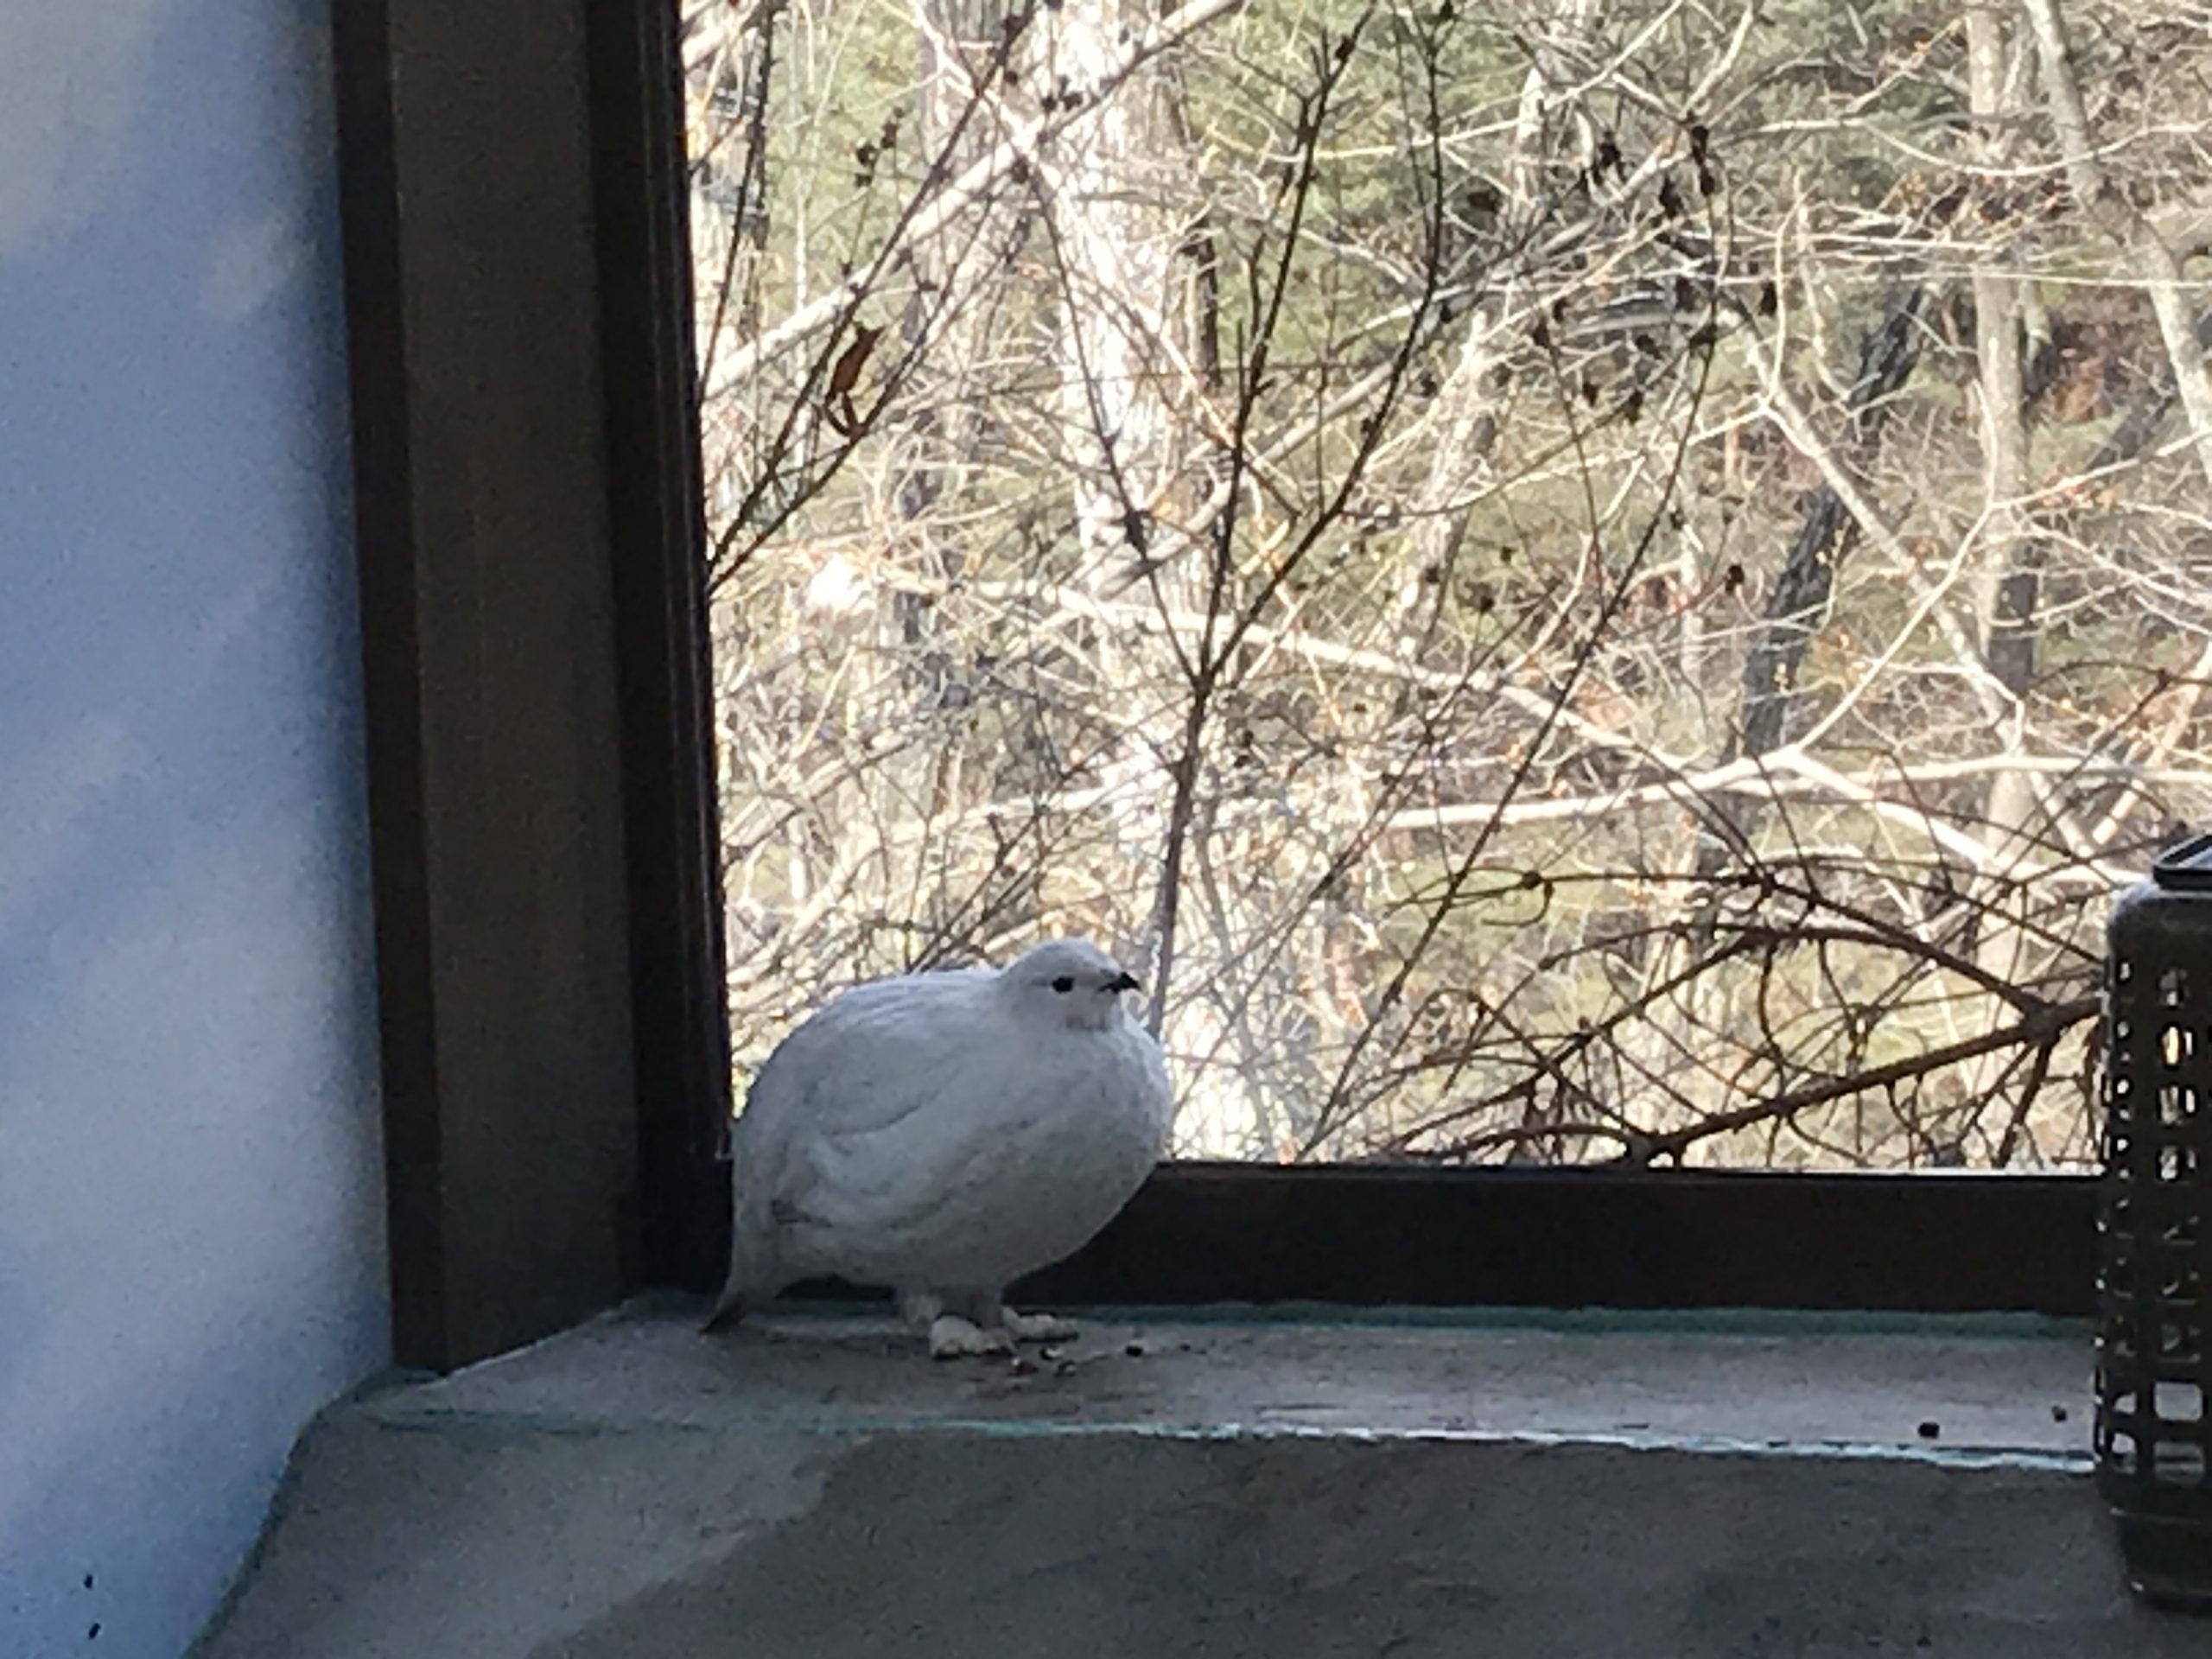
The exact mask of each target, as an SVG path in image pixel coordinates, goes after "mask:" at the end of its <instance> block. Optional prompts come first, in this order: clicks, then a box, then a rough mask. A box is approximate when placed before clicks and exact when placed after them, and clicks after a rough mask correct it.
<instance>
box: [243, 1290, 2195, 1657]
mask: <svg viewBox="0 0 2212 1659" xmlns="http://www.w3.org/2000/svg"><path fill="white" fill-rule="evenodd" d="M695 1317H696V1310H695V1309H692V1308H690V1307H689V1306H686V1307H684V1308H682V1309H680V1310H671V1309H667V1308H658V1309H657V1308H654V1307H652V1306H640V1307H639V1308H637V1309H632V1310H630V1311H627V1312H626V1313H623V1314H620V1315H616V1316H613V1317H611V1318H609V1319H604V1320H601V1321H598V1322H595V1323H594V1324H592V1325H587V1326H585V1327H582V1328H581V1329H579V1330H577V1331H575V1332H569V1333H568V1334H566V1335H564V1336H562V1337H560V1338H556V1339H554V1340H553V1341H551V1342H549V1343H546V1344H540V1345H538V1346H537V1347H535V1348H532V1349H530V1350H526V1351H523V1352H521V1353H518V1354H515V1355H511V1356H508V1357H505V1358H502V1359H499V1360H496V1361H493V1362H490V1363H486V1364H484V1365H481V1366H478V1367H476V1368H474V1369H473V1370H469V1371H467V1372H463V1373H461V1374H459V1375H457V1376H452V1377H448V1378H445V1379H442V1380H439V1381H435V1382H430V1383H420V1384H416V1385H414V1386H408V1387H399V1388H394V1389H387V1390H384V1391H381V1392H378V1393H375V1394H372V1395H369V1396H367V1397H365V1398H363V1399H361V1400H359V1401H357V1402H352V1403H349V1404H348V1405H346V1406H345V1407H343V1408H338V1409H336V1410H334V1411H333V1412H332V1413H330V1414H327V1415H326V1417H325V1418H324V1419H323V1420H322V1421H321V1422H320V1423H319V1424H318V1425H317V1427H315V1429H314V1430H313V1431H312V1432H311V1433H310V1434H309V1435H308V1437H307V1439H306V1440H305V1441H304V1442H303V1443H302V1447H301V1450H300V1452H299V1455H298V1457H297V1459H296V1465H295V1469H294V1471H293V1476H292V1478H291V1479H290V1481H289V1484H288V1488H287V1491H286V1494H285V1496H284V1497H283V1501H282V1502H281V1503H280V1504H279V1507H278V1515H277V1520H276V1522H275V1523H274V1524H273V1526H272V1528H271V1530H270V1535H269V1536H268V1537H267V1538H266V1539H265V1540H264V1548H263V1549H262V1551H261V1552H260V1554H259V1556H258V1558H257V1561H256V1562H255V1564H254V1565H253V1567H251V1569H250V1570H249V1573H248V1574H247V1576H246V1578H245V1580H244V1581H243V1582H242V1585H241V1590H240V1593H239V1594H238V1597H237V1599H236V1600H235V1603H234V1605H233V1606H232V1610H231V1611H230V1613H229V1616H228V1617H227V1618H226V1619H225V1620H224V1621H223V1622H222V1623H221V1624H219V1627H218V1628H217V1629H216V1630H214V1631H213V1633H212V1634H211V1636H210V1637H209V1638H208V1641H207V1645H206V1648H205V1649H204V1652H205V1655H206V1656H207V1659H264V1656H267V1659H276V1656H297V1659H326V1656H327V1659H341V1656H342V1659H357V1656H358V1659H371V1656H377V1659H382V1656H394V1659H397V1656H407V1659H442V1656H446V1655H453V1656H463V1655H466V1656H470V1659H490V1656H505V1655H515V1656H531V1659H550V1656H577V1659H632V1656H634V1659H645V1656H652V1659H693V1656H698V1659H708V1656H715V1659H720V1656H737V1655H764V1656H784V1655H791V1656H802V1655H804V1656H808V1659H817V1656H819V1659H836V1656H846V1655H852V1656H863V1655H877V1654H883V1655H900V1656H903V1655H909V1654H911V1655H916V1656H918V1655H922V1654H931V1655H952V1656H961V1655H966V1654H971V1653H972V1654H975V1655H977V1656H992V1659H1006V1656H1022V1655H1028V1654H1037V1655H1046V1654H1053V1655H1062V1654H1067V1655H1099V1656H1121V1655H1128V1656H1147V1659H1150V1656H1163V1659H1168V1656H1182V1655H1209V1656H1211V1655H1239V1656H1241V1655H1253V1656H1259V1655H1268V1656H1293V1659H1294V1656H1302V1655H1315V1656H1321V1655H1337V1654H1345V1655H1351V1654H1375V1655H1383V1654H1390V1655H1400V1656H1413V1655H1439V1656H1442V1655H1459V1654H1468V1655H1484V1656H1497V1659H1521V1656H1530V1659H1535V1656H1545V1659H1549V1656H1570V1655H1573V1656H1599V1659H1613V1656H1642V1655H1650V1656H1655V1659H1704V1656H1715V1659H1718V1656H1724V1655H1726V1656H1735V1655H1776V1656H1783V1655H1789V1656H1798V1655H1805V1656H1813V1655H1820V1656H1825V1655H1830V1654H1834V1655H1842V1654H1847V1653H1848V1654H1854V1655H1860V1654H1867V1653H1899V1654H1915V1655H1917V1654H1931V1653H1932V1654H1937V1655H1953V1656H1961V1659H1963V1656H1977V1659H1979V1656H1988V1659H2044V1656H2049V1659H2103V1656H2107V1655H2109V1656H2114V1659H2117V1656H2120V1655H2122V1654H2126V1655H2128V1656H2131V1659H2165V1656H2169V1655H2172V1656H2180V1655H2182V1654H2184V1653H2186V1654H2188V1655H2190V1656H2191V1659H2198V1656H2202V1655H2203V1654H2205V1653H2208V1652H2212V1624H2199V1623H2194V1622H2191V1621H2186V1620H2181V1619H2177V1618H2171V1617H2161V1616H2158V1615H2155V1614H2152V1613H2150V1612H2148V1611H2145V1610H2142V1609H2140V1608H2139V1607H2137V1606H2135V1605H2133V1604H2132V1603H2131V1602H2130V1600H2129V1599H2128V1598H2127V1597H2126V1593H2125V1591H2124V1589H2123V1587H2122V1584H2121V1579H2120V1570H2119V1566H2118V1563H2117V1560H2115V1558H2114V1554H2113V1547H2112V1541H2111V1537H2110V1528H2109V1526H2108V1524H2107V1516H2105V1514H2104V1512H2103V1510H2102V1508H2101V1505H2100V1504H2099V1503H2097V1501H2096V1499H2095V1497H2094V1493H2093V1491H2092V1490H2091V1487H2090V1484H2089V1482H2088V1478H2087V1468H2088V1461H2087V1458H2086V1456H2085V1454H2084V1446H2085V1441H2086V1435H2087V1429H2088V1423H2087V1401H2086V1389H2087V1383H2088V1349H2087V1345H2086V1341H2085V1339H2084V1338H2082V1336H2081V1335H2080V1334H2079V1333H2078V1332H2059V1333H2047V1332H2036V1331H2033V1330H2031V1329H2028V1328H2024V1327H2023V1328H2016V1329H2014V1330H2012V1331H2011V1332H1997V1331H1993V1330H1991V1329H1989V1328H1986V1327H1983V1328H1974V1327H1968V1326H1961V1325H1951V1326H1941V1325H1931V1326H1928V1327H1924V1328H1921V1329H1917V1330H1912V1331H1903V1332H1900V1331H1891V1332H1872V1331H1864V1330H1859V1331H1853V1330H1851V1329H1848V1328H1845V1327H1841V1326H1838V1325H1833V1324H1827V1325H1824V1324H1820V1323H1817V1322H1803V1321H1799V1322H1794V1323H1791V1322H1783V1323H1777V1322H1770V1323H1769V1325H1767V1326H1766V1327H1765V1328H1752V1329H1738V1330H1735V1331H1726V1330H1720V1331H1715V1330H1698V1329H1693V1328H1688V1327H1686V1326H1683V1325H1679V1324H1677V1325H1652V1324H1645V1325H1631V1324H1627V1323H1624V1322H1618V1321H1616V1322H1612V1323H1610V1324H1599V1323H1593V1322H1580V1323H1577V1322H1567V1323H1566V1324H1565V1325H1555V1326H1553V1327H1550V1328H1546V1327H1543V1326H1538V1325H1526V1324H1513V1323H1503V1322H1496V1321H1491V1322H1478V1323H1473V1324H1465V1325H1404V1324H1390V1323H1380V1324H1376V1323H1370V1324H1361V1323H1356V1322H1349V1321H1346V1322H1329V1321H1311V1322H1304V1323H1298V1324H1292V1325H1282V1324H1262V1323H1252V1322H1238V1321H1236V1320H1230V1319H1208V1320H1192V1319H1181V1320H1178V1321H1176V1322H1173V1323H1168V1322H1162V1321H1157V1320H1152V1319H1137V1320H1128V1319H1119V1320H1116V1319H1106V1320H1103V1321H1101V1322H1098V1323H1095V1324H1087V1325H1086V1326H1085V1329H1084V1335H1083V1336H1082V1337H1081V1338H1079V1339H1078V1340H1077V1341H1076V1342H1074V1343H1071V1344H1068V1345H1067V1346H1066V1347H1065V1349H1062V1350H1056V1351H1050V1352H1049V1353H1046V1354H1038V1353H1036V1352H1035V1351H1032V1353H1031V1355H1030V1356H1029V1357H1028V1359H1027V1363H1026V1364H1025V1365H1023V1366H1021V1367H1015V1366H1011V1365H1009V1364H1008V1363H1006V1362H1005V1361H1003V1360H996V1361H982V1360H976V1361H960V1362H954V1363H943V1364H938V1363H931V1361H929V1360H928V1359H926V1358H925V1357H922V1355H921V1353H920V1351H919V1349H918V1344H917V1343H916V1342H915V1340H914V1339H913V1338H909V1337H906V1336H905V1335H903V1334H900V1333H897V1332H893V1331H892V1330H890V1329H889V1328H888V1327H887V1325H886V1323H885V1322H884V1321H881V1320H878V1319H855V1318H853V1317H850V1316H846V1317H838V1318H825V1317H789V1318H777V1319H767V1320H762V1321H758V1322H755V1323H751V1324H748V1325H746V1326H743V1327H741V1328H740V1329H739V1330H738V1331H737V1332H733V1333H731V1334H730V1335H729V1336H728V1337H726V1338H703V1337H701V1336H699V1335H698V1334H697V1333H696V1331H695V1330H694V1329H693V1327H692V1319H693V1318H695Z"/></svg>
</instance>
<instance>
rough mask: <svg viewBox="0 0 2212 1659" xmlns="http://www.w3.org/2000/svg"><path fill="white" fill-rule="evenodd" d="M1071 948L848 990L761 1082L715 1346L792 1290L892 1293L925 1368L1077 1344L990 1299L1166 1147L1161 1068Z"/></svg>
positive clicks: (789, 1040) (1137, 1029) (739, 1157)
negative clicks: (926, 1352) (813, 1283)
mask: <svg viewBox="0 0 2212 1659" xmlns="http://www.w3.org/2000/svg"><path fill="white" fill-rule="evenodd" d="M1136 983H1137V982H1136V981H1135V979H1134V978H1132V977H1131V976H1129V975H1128V973H1126V972H1124V971H1123V969H1122V966H1121V964H1120V963H1116V961H1115V960H1114V959H1113V958H1112V957H1109V956H1108V955H1107V954H1106V953H1105V952H1104V951H1103V950H1100V949H1099V948H1098V947H1097V946H1096V945H1095V944H1090V942H1089V941H1087V940H1084V939H1057V940H1054V941H1052V942H1051V943H1049V944H1040V945H1038V946H1036V947H1035V948H1034V949H1033V950H1030V951H1028V952H1027V954H1026V955H1024V956H1023V957H1020V959H1019V960H1018V961H1016V962H1014V963H1013V964H1011V965H1010V966H1008V967H1006V968H1003V969H997V970H993V969H958V970H955V971H950V972H942V973H925V974H910V975H905V976H899V977H897V978H893V979H880V980H876V981H874V982H871V983H868V984H866V985H861V986H859V987H856V988H855V989H853V990H850V991H848V992H846V993H845V994H844V995H842V996H840V997H838V998H836V1000H835V1001H832V1002H830V1003H829V1006H828V1007H824V1008H823V1009H822V1010H821V1011H820V1012H818V1013H817V1014H814V1015H813V1016H812V1017H811V1018H810V1019H809V1020H805V1021H804V1023H803V1024H801V1025H800V1027H798V1030H796V1031H794V1032H792V1033H791V1035H790V1036H788V1037H786V1038H785V1039H784V1040H783V1042H782V1043H781V1044H780V1045H779V1046H778V1047H777V1049H776V1051H775V1052H773V1053H772V1054H771V1055H769V1057H768V1059H767V1063H766V1065H763V1066H762V1067H761V1068H760V1073H759V1075H758V1076H756V1077H754V1078H753V1088H752V1091H751V1093H750V1094H749V1095H748V1096H747V1100H746V1106H745V1110H744V1111H743V1112H742V1113H741V1115H740V1116H739V1117H738V1120H737V1125H736V1128H735V1129H734V1132H733V1134H732V1137H731V1139H732V1145H731V1153H732V1156H733V1158H734V1163H735V1168H734V1173H733V1174H732V1178H731V1182H732V1199H733V1211H734V1213H733V1216H732V1230H731V1239H730V1263H729V1280H728V1283H727V1285H725V1287H723V1290H722V1294H721V1301H720V1302H719V1303H718V1304H717V1305H716V1306H715V1312H714V1315H713V1317H712V1318H710V1319H709V1320H708V1322H707V1325H708V1329H709V1330H713V1329H715V1327H717V1326H719V1325H724V1324H727V1323H728V1322H730V1321H732V1320H734V1319H737V1318H739V1317H741V1315H742V1313H744V1310H745V1308H746V1306H747V1305H748V1304H750V1303H753V1302H757V1301H760V1300H766V1298H768V1297H771V1296H773V1295H775V1294H777V1293H778V1292H779V1291H781V1290H782V1289H784V1288H785V1287H786V1286H788V1285H791V1284H793V1283H796V1282H797V1281H799V1280H802V1279H809V1278H814V1277H817V1276H823V1275H835V1276H836V1277H837V1278H840V1279H843V1280H846V1281H849V1282H851V1283H854V1284H861V1285H880V1286H885V1287H889V1288H890V1289H892V1290H893V1291H895V1292H897V1293H898V1295H899V1311H900V1313H902V1314H904V1315H905V1317H906V1319H907V1320H908V1321H909V1322H910V1323H912V1324H914V1325H918V1326H921V1327H924V1328H925V1329H926V1330H927V1331H928V1332H929V1344H930V1351H931V1353H932V1354H934V1355H937V1356H938V1357H948V1356H951V1355H957V1354H980V1353H1002V1352H1005V1351H1007V1350H1008V1349H1010V1348H1011V1347H1012V1345H1013V1344H1014V1341H1015V1340H1016V1339H1017V1338H1019V1339H1023V1340H1050V1339H1052V1338H1058V1337H1061V1336H1065V1335H1069V1334H1072V1332H1071V1327H1069V1326H1066V1325H1063V1324H1061V1323H1060V1322H1059V1321H1058V1320H1057V1319H1052V1318H1051V1317H1050V1316H1046V1315H1039V1316H1035V1317H1033V1318H1024V1317H1022V1316H1020V1315H1019V1314H1015V1313H1010V1312H1008V1311H1007V1309H1006V1308H1004V1307H1003V1306H1001V1302H1000V1300H999V1299H1000V1297H1001V1294H1003V1293H1004V1291H1005V1288H1006V1287H1007V1284H1008V1283H1010V1282H1011V1281H1014V1280H1015V1279H1018V1278H1020V1276H1021V1275H1022V1274H1026V1273H1030V1272H1033V1271H1034V1270H1035V1269H1037V1268H1042V1267H1045V1266H1047V1265H1048V1264H1050V1263H1052V1262H1057V1261H1058V1260H1059V1259H1060V1258H1061V1257H1063V1256H1065V1255H1072V1254H1073V1253H1074V1252H1075V1251H1076V1250H1077V1249H1078V1248H1080V1247H1081V1246H1082V1245H1083V1244H1084V1243H1085V1242H1086V1241H1087V1240H1089V1239H1090V1236H1091V1235H1092V1234H1094V1233H1096V1231H1097V1230H1099V1229H1100V1228H1102V1227H1103V1226H1104V1225H1105V1224H1107V1223H1108V1222H1109V1221H1110V1220H1112V1219H1113V1217H1114V1215H1115V1212H1116V1211H1119V1210H1120V1209H1121V1207H1122V1205H1124V1204H1125V1203H1127V1202H1128V1198H1129V1196H1130V1195H1131V1194H1132V1193H1134V1192H1135V1191H1136V1190H1137V1187H1138V1186H1139V1185H1141V1183H1142V1182H1143V1180H1144V1178H1145V1176H1146V1175H1147V1173H1150V1171H1151V1169H1152V1167H1153V1165H1154V1163H1155V1162H1156V1161H1157V1160H1159V1158H1160V1153H1161V1151H1162V1149H1163V1148H1164V1147H1165V1146H1166V1139H1167V1126H1168V1117H1169V1113H1170V1100H1169V1095H1168V1087H1167V1068H1166V1064H1165V1062H1164V1061H1163V1059H1162V1058H1161V1056H1160V1045H1159V1044H1158V1043H1157V1042H1155V1041H1154V1039H1153V1038H1152V1035H1151V1033H1148V1032H1147V1031H1146V1030H1145V1029H1144V1027H1141V1025H1139V1024H1138V1023H1137V1022H1136V1021H1135V1020H1132V1019H1131V1018H1130V1017H1129V1015H1128V1012H1127V1010H1126V1009H1125V1008H1124V1007H1122V993H1123V992H1124V991H1128V990H1131V989H1134V988H1135V987H1136Z"/></svg>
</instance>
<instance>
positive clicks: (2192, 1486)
mask: <svg viewBox="0 0 2212 1659" xmlns="http://www.w3.org/2000/svg"><path fill="white" fill-rule="evenodd" d="M2104 1034H2105V1086H2104V1105H2105V1121H2104V1136H2103V1141H2104V1170H2105V1173H2104V1185H2103V1193H2102V1202H2101V1205H2100V1210H2099V1230H2100V1232H2101V1238H2100V1241H2099V1243H2100V1246H2101V1255H2100V1262H2101V1272H2100V1276H2099V1284H2098V1296H2097V1309H2098V1332H2097V1412H2096V1453H2097V1483H2098V1486H2099V1488H2100V1490H2101V1491H2102V1492H2103V1494H2104V1496H2105V1497H2106V1499H2107V1501H2108V1502H2109V1503H2111V1505H2112V1508H2113V1513H2114V1514H2115V1516H2117V1517H2118V1519H2119V1522H2120V1550H2121V1554H2123V1556H2124V1557H2125V1559H2126V1565H2127V1573H2128V1578H2129V1580H2130V1582H2131V1583H2133V1586H2135V1588H2136V1589H2137V1591H2139V1592H2140V1593H2142V1594H2143V1595H2145V1596H2146V1597H2148V1598H2150V1599H2152V1600H2154V1601H2157V1602H2159V1603H2162V1604H2166V1605H2181V1606H2192V1607H2196V1608H2198V1609H2203V1610H2212V1473H2208V1465H2212V1421H2207V1416H2206V1414H2207V1411H2208V1408H2212V1310H2208V1308H2207V1306H2206V1302H2205V1295H2206V1291H2207V1287H2212V836H2196V837H2195V838H2194V839H2192V840H2190V841H2186V842H2182V843H2181V844H2179V845H2178V846H2176V847H2174V848H2171V849H2169V850H2168V851H2167V852H2165V853H2164V854H2162V855H2160V856H2159V858H2158V861H2157V863H2156V864H2155V865H2154V866H2153V867H2152V878H2151V880H2148V881H2145V882H2142V883H2139V885H2137V886H2136V887H2132V888H2130V889H2129V890H2128V891H2127V892H2126V893H2124V894H2123V895H2122V896H2121V897H2120V901H2119V903H2118V904H2117V905H2115V906H2113V915H2112V922H2111V925H2110V929H2109V931H2108V934H2107V953H2106V964H2105V1033H2104Z"/></svg>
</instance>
